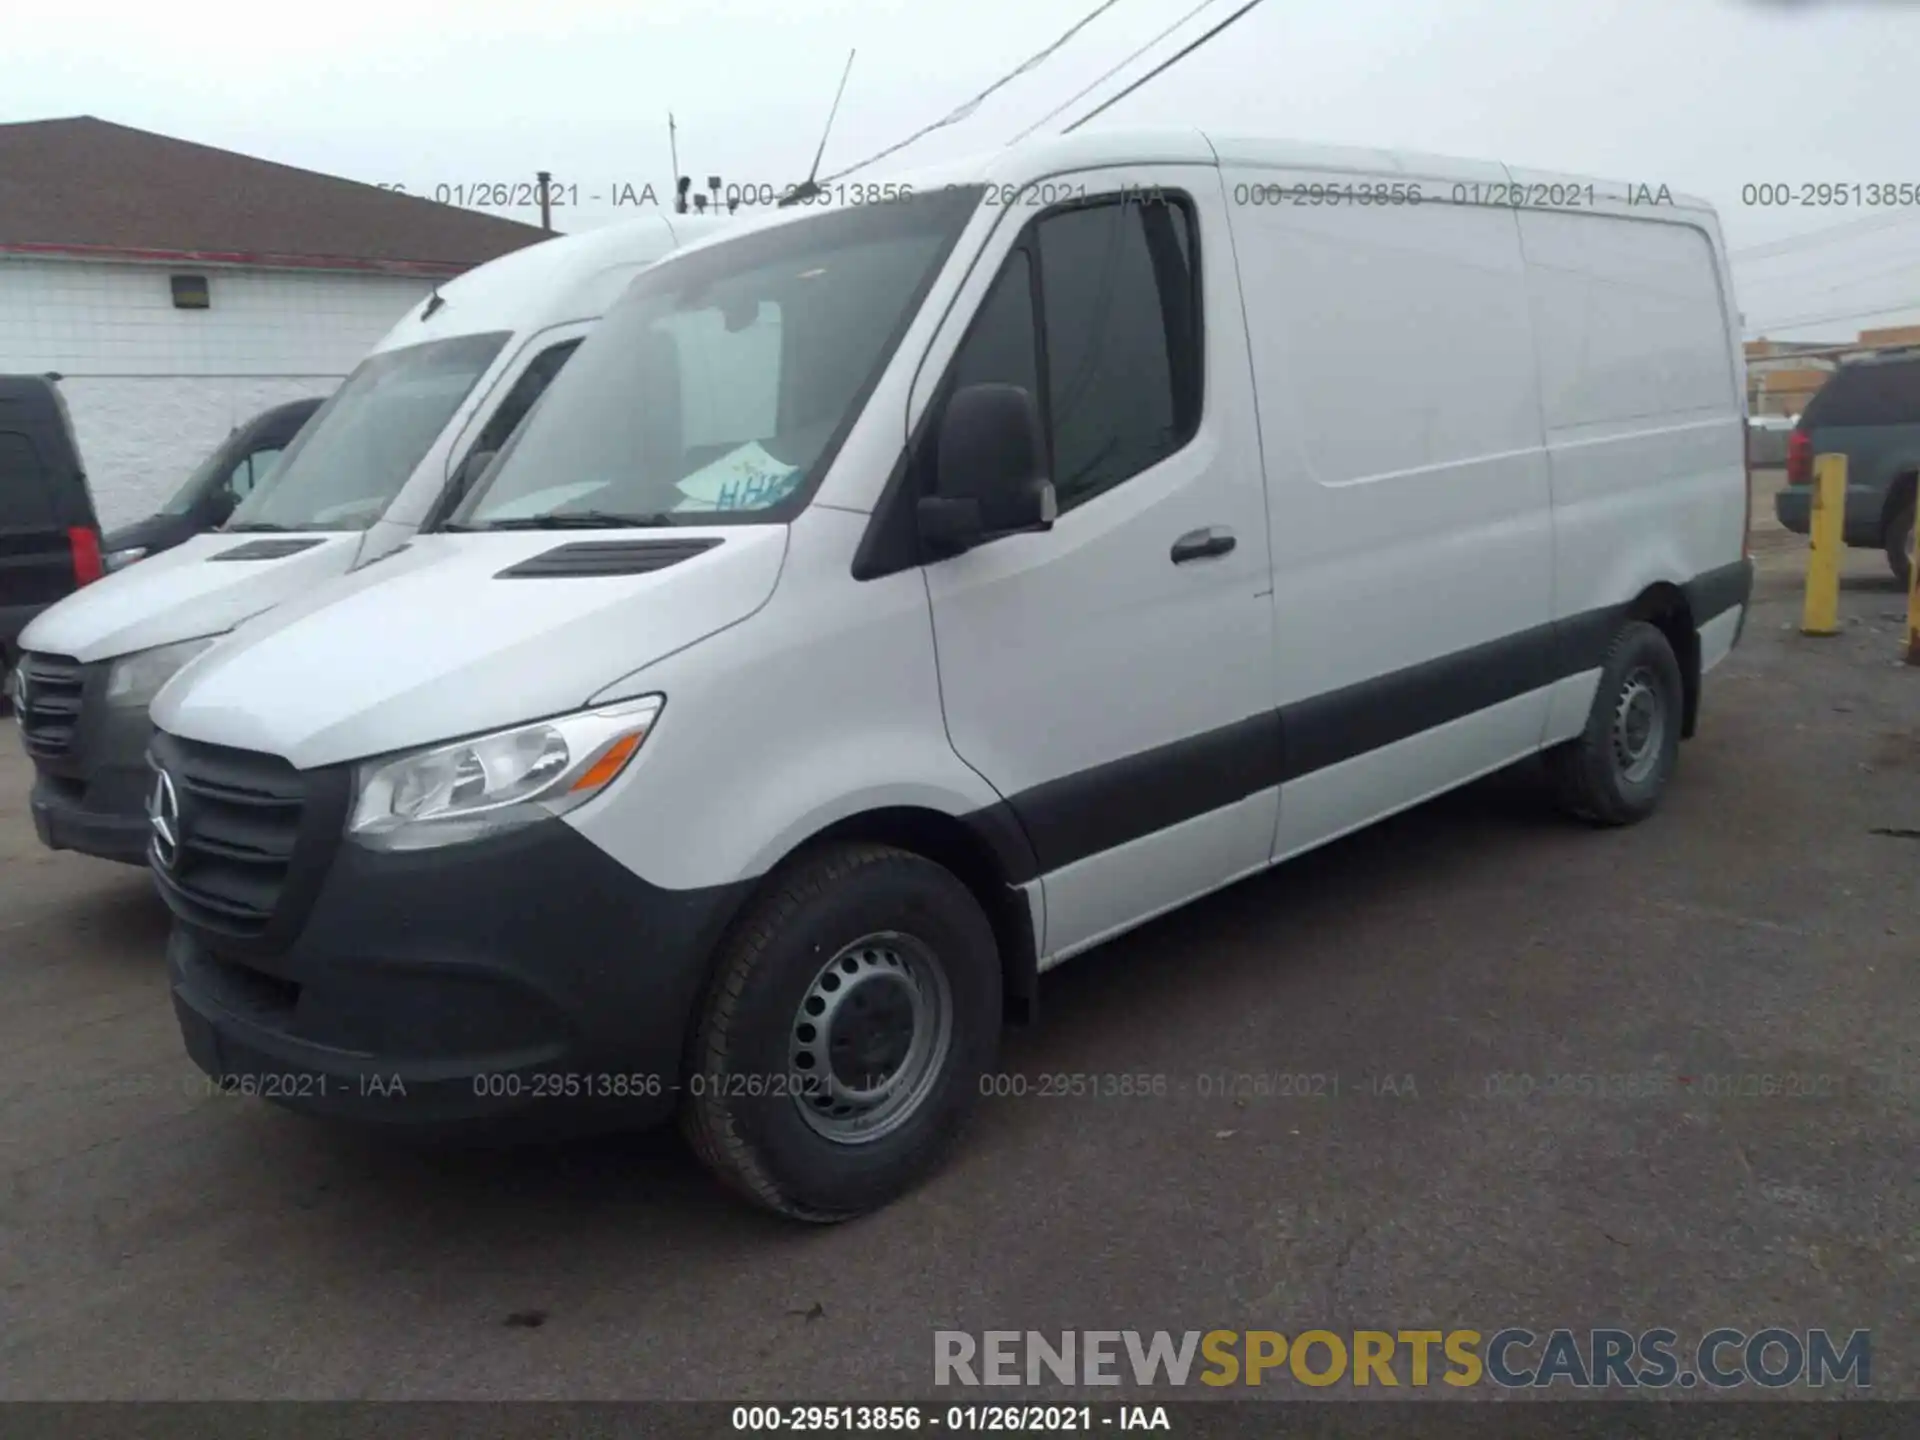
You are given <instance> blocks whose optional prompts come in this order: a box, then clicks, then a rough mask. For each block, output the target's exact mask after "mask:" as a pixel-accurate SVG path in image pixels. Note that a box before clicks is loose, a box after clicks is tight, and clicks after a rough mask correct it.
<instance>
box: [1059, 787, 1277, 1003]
mask: <svg viewBox="0 0 1920 1440" xmlns="http://www.w3.org/2000/svg"><path fill="white" fill-rule="evenodd" d="M1278 801H1279V791H1278V790H1263V791H1261V792H1260V793H1259V794H1257V795H1249V796H1248V797H1247V798H1246V799H1245V800H1242V801H1240V802H1239V803H1238V804H1236V805H1228V806H1225V807H1224V808H1222V809H1219V810H1213V811H1209V812H1208V813H1207V814H1205V815H1200V816H1197V817H1195V818H1194V819H1192V820H1188V821H1186V822H1185V823H1184V824H1180V825H1173V826H1169V827H1168V828H1167V829H1165V830H1160V831H1156V832H1155V833H1154V834H1152V835H1146V836H1143V837H1142V838H1140V839H1138V840H1135V841H1132V842H1131V843H1129V844H1126V845H1120V846H1116V847H1115V848H1113V849H1111V850H1105V851H1102V852H1101V853H1100V854H1098V855H1093V856H1089V857H1088V858H1087V859H1085V860H1081V861H1079V862H1077V863H1075V864H1072V865H1066V866H1063V867H1061V868H1060V869H1058V870H1055V871H1052V872H1051V873H1050V874H1048V876H1047V880H1046V889H1047V931H1046V933H1047V937H1048V942H1049V950H1048V953H1047V954H1046V955H1044V956H1043V957H1042V958H1041V961H1040V964H1041V967H1042V968H1043V969H1044V968H1045V967H1047V966H1049V965H1057V964H1059V963H1060V962H1061V961H1062V960H1065V959H1068V958H1069V957H1071V956H1073V955H1077V954H1079V953H1080V952H1081V951H1083V950H1088V949H1091V948H1092V947H1093V946H1095V945H1098V944H1100V943H1101V942H1102V941H1105V940H1111V939H1112V938H1113V937H1114V936H1115V935H1118V934H1120V933H1122V932H1123V931H1126V930H1130V929H1132V928H1133V927H1134V926H1136V925H1140V924H1143V923H1145V922H1146V921H1148V920H1151V919H1153V918H1154V916H1156V915H1164V914H1166V913H1167V912H1168V911H1169V910H1176V909H1178V908H1179V907H1180V906H1182V905H1184V904H1186V903H1187V902H1188V901H1189V900H1194V899H1197V898H1198V897H1200V896H1202V895H1205V894H1207V893H1208V892H1209V891H1213V890H1218V889H1219V888H1220V887H1221V886H1222V885H1229V884H1232V883H1233V882H1234V881H1235V880H1238V879H1240V878H1241V877H1242V876H1243V875H1250V874H1253V873H1255V872H1256V871H1260V870H1264V869H1266V868H1267V862H1266V860H1265V858H1264V853H1265V851H1266V849H1267V846H1268V843H1269V842H1270V841H1271V840H1272V838H1273V817H1274V811H1275V806H1276V804H1277V803H1278ZM1249 856H1259V857H1262V858H1260V859H1258V860H1256V861H1255V863H1252V864H1249V863H1248V857H1249ZM1055 937H1066V938H1065V939H1064V940H1062V942H1061V943H1060V944H1059V945H1058V946H1055V945H1053V943H1052V942H1053V940H1054V938H1055Z"/></svg>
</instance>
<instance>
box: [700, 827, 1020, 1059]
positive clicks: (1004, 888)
mask: <svg viewBox="0 0 1920 1440" xmlns="http://www.w3.org/2000/svg"><path fill="white" fill-rule="evenodd" d="M1003 812H1004V807H1003V806H993V807H989V808H988V809H986V810H982V811H976V812H974V813H972V814H969V815H965V816H961V815H954V814H951V813H949V812H947V811H945V810H939V809H935V808H933V807H932V806H928V805H916V804H887V805H875V806H870V807H868V808H866V809H861V810H857V811H855V812H853V813H851V814H848V815H843V816H841V817H839V818H838V819H835V820H832V821H830V822H828V823H825V824H822V825H820V826H818V827H817V828H815V829H813V830H812V831H810V832H809V833H807V834H806V835H804V836H803V837H801V838H800V839H798V840H796V841H794V842H792V843H790V844H789V845H787V846H786V847H785V849H784V852H783V853H782V854H781V855H780V856H779V857H778V858H777V859H775V860H774V862H773V863H772V864H771V865H769V866H768V867H767V868H766V869H765V870H764V871H762V873H761V875H760V877H759V879H758V880H757V881H756V882H755V883H754V884H753V886H752V887H750V888H749V889H748V890H747V891H746V893H745V894H743V895H742V896H741V898H740V900H739V902H738V904H737V906H736V907H735V909H734V911H733V914H734V916H735V917H737V916H738V915H740V914H743V913H745V912H746V911H747V910H748V909H749V908H750V906H751V904H752V900H753V896H754V894H756V893H757V892H758V890H759V888H760V887H761V886H762V885H765V884H766V883H767V880H768V877H770V876H772V875H775V874H777V873H779V872H780V871H781V870H783V869H784V868H786V866H787V865H789V864H790V863H792V861H793V860H794V859H796V858H797V857H799V856H801V855H804V854H806V853H808V852H810V851H813V850H817V849H819V848H820V847H822V846H825V845H832V844H840V843H847V842H854V841H864V842H866V843H869V844H875V845H891V846H894V847H895V848H896V849H900V850H905V851H908V852H909V853H911V854H915V855H919V856H921V857H922V858H924V859H927V860H931V861H932V862H933V863H934V864H936V865H939V866H941V867H942V868H944V869H946V870H947V871H949V872H950V873H952V874H953V875H954V876H955V877H956V878H957V879H959V881H960V883H961V884H963V885H965V886H966V887H967V889H968V890H969V891H970V892H972V894H973V897H974V899H975V900H977V901H978V902H979V904H980V908H981V909H982V910H983V911H984V912H985V913H986V916H987V920H988V923H989V924H991V925H992V927H993V936H994V941H995V943H996V947H997V948H998V950H999V952H1000V980H1001V991H1002V994H1003V995H1004V996H1005V998H1006V1017H1007V1019H1009V1020H1011V1021H1015V1022H1018V1023H1030V1022H1031V1021H1032V1020H1033V1019H1034V1018H1035V1016H1036V1014H1037V1004H1038V991H1039V976H1040V963H1039V954H1040V936H1039V934H1038V933H1037V925H1038V918H1037V917H1036V916H1035V914H1034V912H1033V905H1032V902H1031V901H1030V899H1029V897H1028V892H1027V889H1026V885H1027V882H1029V881H1031V880H1033V879H1034V877H1035V875H1036V873H1037V872H1036V866H1035V860H1034V856H1033V851H1032V847H1031V846H1030V845H1029V844H1028V842H1027V837H1026V832H1025V831H1024V830H1022V829H1021V828H1020V826H1019V823H1018V822H1017V821H1015V820H1014V819H1013V818H1012V817H1011V815H1010V814H1007V813H1003ZM724 948H725V941H724V937H723V938H722V940H721V942H720V943H718V944H716V945H715V946H714V947H713V955H712V957H710V959H709V962H708V963H709V968H711V965H712V963H713V962H714V961H715V960H717V959H718V956H719V954H720V952H721V951H722V950H723V949H724Z"/></svg>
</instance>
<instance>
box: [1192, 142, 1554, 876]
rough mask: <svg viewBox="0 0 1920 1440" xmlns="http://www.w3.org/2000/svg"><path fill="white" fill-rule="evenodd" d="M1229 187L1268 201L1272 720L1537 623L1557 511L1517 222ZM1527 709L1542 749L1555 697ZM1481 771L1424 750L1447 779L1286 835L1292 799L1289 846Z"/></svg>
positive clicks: (1448, 750)
mask: <svg viewBox="0 0 1920 1440" xmlns="http://www.w3.org/2000/svg"><path fill="white" fill-rule="evenodd" d="M1224 179H1225V181H1226V183H1227V185H1228V186H1229V188H1230V191H1231V193H1234V194H1236V195H1239V194H1246V195H1249V196H1251V195H1252V194H1254V193H1261V194H1264V195H1266V196H1267V197H1269V203H1263V204H1258V205H1255V204H1240V205H1235V206H1234V207H1233V209H1232V211H1231V214H1232V220H1233V229H1234V240H1235V247H1236V250H1237V253H1238V258H1239V264H1240V274H1241V281H1242V286H1243V289H1244V291H1245V296H1246V308H1247V316H1248V324H1249V330H1250V332H1251V334H1252V356H1253V368H1254V377H1255V381H1256V384H1257V387H1258V392H1259V404H1260V430H1261V439H1262V442H1263V445H1264V447H1265V452H1266V471H1267V483H1268V487H1269V490H1270V492H1271V495H1272V507H1271V508H1272V517H1273V519H1272V535H1273V564H1274V609H1275V614H1276V641H1275V657H1276V665H1275V673H1276V676H1277V684H1276V694H1275V701H1276V703H1278V704H1280V705H1287V704H1290V703H1292V702H1295V701H1300V700H1305V699H1310V698H1312V697H1315V696H1319V695H1324V694H1326V693H1328V692H1331V691H1337V690H1340V689H1342V688H1344V687H1346V686H1349V685H1353V684H1355V683H1357V682H1360V681H1364V680H1369V679H1373V678H1375V677H1378V676H1384V675H1389V674H1392V673H1394V672H1396V671H1400V670H1403V669H1406V668H1407V667H1410V666H1414V665H1419V664H1422V663H1424V662H1432V661H1442V660H1444V659H1446V658H1447V657H1450V656H1454V655H1457V654H1458V653H1459V652H1462V651H1465V650H1468V649H1469V648H1471V647H1473V646H1477V645H1483V644H1486V643H1487V642H1490V641H1497V640H1501V639H1503V638H1505V637H1508V636H1512V635H1515V634H1518V633H1519V632H1522V631H1525V630H1528V629H1530V628H1532V627H1535V626H1538V625H1541V624H1542V623H1544V622H1545V621H1546V619H1547V618H1548V613H1549V611H1548V607H1549V604H1550V602H1551V594H1552V544H1551V518H1550V514H1549V491H1548V483H1547V466H1546V457H1545V453H1544V448H1543V445H1542V434H1541V428H1540V401H1539V393H1538V386H1537V382H1536V376H1535V369H1534V354H1533V338H1532V330H1531V325H1530V323H1529V318H1528V313H1527V295H1526V283H1525V272H1524V267H1523V265H1522V261H1521V255H1520V244H1519V235H1518V229H1517V227H1516V225H1515V222H1514V218H1513V215H1512V213H1511V212H1510V211H1508V210H1506V209H1503V208H1495V207H1490V206H1475V205H1453V204H1446V203H1431V202H1429V203H1426V204H1420V205H1409V204H1398V205H1396V204H1374V205H1364V204H1358V203H1340V204H1320V205H1302V204H1297V203H1293V202H1292V201H1291V200H1290V199H1289V198H1288V197H1292V196H1297V195H1299V194H1300V193H1302V188H1303V187H1309V186H1326V185H1334V186H1345V185H1348V184H1353V185H1365V184H1371V183H1376V182H1378V181H1379V179H1380V177H1379V176H1378V175H1342V174H1329V173H1326V172H1321V171H1302V170H1288V169H1280V168H1267V167H1260V166H1256V165H1253V164H1243V165H1239V166H1235V167H1231V168H1230V169H1229V170H1228V172H1227V173H1226V174H1225V176H1224ZM1307 193H1312V192H1311V191H1308V192H1307ZM1276 198H1277V199H1278V200H1279V202H1280V203H1272V202H1273V200H1275V199H1276ZM1515 703H1516V704H1517V706H1518V708H1519V709H1520V710H1521V711H1522V712H1530V713H1531V716H1532V721H1533V734H1534V736H1535V737H1536V738H1537V736H1538V734H1539V729H1540V725H1541V723H1542V722H1543V721H1544V720H1545V718H1546V695H1545V692H1544V691H1541V692H1538V693H1537V694H1535V695H1533V696H1532V697H1531V698H1529V699H1526V700H1522V701H1519V702H1515ZM1508 723H1509V721H1508V719H1507V718H1504V717H1502V718H1495V717H1492V716H1489V717H1488V718H1487V719H1485V720H1484V721H1467V722H1464V728H1465V729H1466V730H1468V731H1471V730H1472V729H1473V728H1474V727H1475V725H1478V724H1484V725H1485V726H1486V727H1487V728H1488V737H1487V738H1488V743H1489V744H1490V745H1491V746H1492V748H1493V749H1496V750H1497V749H1499V748H1500V747H1501V745H1503V744H1504V740H1505V736H1506V734H1507V729H1506V727H1507V724H1508ZM1522 728H1523V729H1524V728H1525V727H1524V726H1523V727H1522ZM1477 753H1478V752H1477V751H1476V750H1475V749H1474V747H1473V746H1472V745H1470V744H1469V745H1466V746H1464V748H1461V747H1449V746H1441V747H1435V748H1431V749H1419V748H1416V749H1415V750H1413V751H1409V752H1408V754H1410V755H1413V756H1415V757H1422V758H1425V759H1427V760H1430V761H1431V762H1432V763H1434V764H1436V765H1439V766H1441V767H1443V768H1441V769H1439V770H1436V771H1435V772H1434V773H1432V774H1425V773H1421V772H1419V771H1418V770H1417V769H1413V770H1409V769H1407V768H1405V767H1404V765H1402V764H1399V763H1396V764H1395V765H1391V766H1388V767H1386V768H1382V769H1379V770H1377V771H1372V772H1364V773H1367V774H1370V775H1371V777H1372V778H1371V780H1370V781H1369V782H1368V786H1367V788H1366V790H1365V793H1364V794H1363V795H1359V796H1356V797H1355V798H1354V800H1353V804H1352V808H1351V809H1349V807H1347V806H1345V805H1334V806H1333V807H1332V808H1331V809H1328V810H1325V811H1324V813H1323V812H1322V811H1321V810H1310V811H1308V812H1307V813H1306V814H1303V815H1301V816H1298V817H1295V816H1292V815H1289V814H1287V813H1286V811H1287V809H1288V807H1290V806H1292V805H1293V804H1294V800H1293V798H1292V797H1293V793H1294V787H1292V786H1288V787H1287V789H1286V791H1285V792H1284V793H1283V795H1282V799H1281V808H1282V816H1281V820H1280V827H1279V830H1280V836H1281V838H1282V839H1287V837H1292V838H1291V839H1289V840H1288V843H1289V844H1298V843H1304V842H1305V840H1306V839H1308V838H1310V837H1311V836H1312V835H1313V833H1314V830H1315V827H1317V826H1322V825H1330V824H1336V823H1337V824H1342V825H1344V824H1346V823H1348V822H1349V819H1350V816H1351V817H1363V816H1364V814H1365V813H1366V811H1367V807H1369V806H1371V807H1373V808H1374V809H1375V810H1376V811H1382V810H1387V809H1391V808H1395V807H1397V806H1399V805H1401V804H1404V803H1407V802H1408V801H1409V800H1410V799H1411V798H1412V797H1413V796H1415V795H1417V794H1423V793H1427V792H1429V791H1431V790H1432V789H1433V788H1435V787H1437V786H1440V785H1444V784H1447V783H1451V782H1452V781H1454V780H1456V779H1458V778H1460V776H1461V774H1464V773H1466V772H1465V771H1459V772H1456V771H1451V770H1449V769H1446V768H1444V767H1447V766H1450V765H1452V764H1455V763H1456V762H1457V763H1461V764H1469V763H1477V762H1476V756H1477ZM1329 783H1330V782H1328V781H1326V780H1324V779H1321V780H1316V781H1315V783H1314V788H1313V789H1312V790H1310V791H1309V792H1307V793H1308V794H1310V795H1319V794H1323V793H1325V787H1326V785H1327V784H1329ZM1396 785H1398V786H1400V787H1402V790H1401V791H1396V790H1395V789H1394V788H1393V787H1394V786H1396Z"/></svg>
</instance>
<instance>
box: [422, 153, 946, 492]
mask: <svg viewBox="0 0 1920 1440" xmlns="http://www.w3.org/2000/svg"><path fill="white" fill-rule="evenodd" d="M979 196H980V192H979V191H978V190H975V189H971V188H959V187H956V188H955V189H952V190H945V191H937V192H933V193H931V194H927V195H921V196H915V197H913V198H911V199H908V200H901V201H895V202H889V203H884V204H876V205H869V206H863V207H860V208H858V209H853V210H845V211H835V212H831V213H827V214H820V215H811V216H808V217H806V218H804V219H799V220H795V221H791V222H789V223H786V224H782V225H775V226H771V227H769V228H767V229H766V230H763V231H759V232H757V233H750V234H746V235H742V236H740V237H738V238H737V239H728V240H723V241H721V242H720V243H718V244H716V245H714V246H712V247H710V248H703V249H701V250H699V251H696V252H695V253H693V254H689V255H686V256H684V257H680V258H670V259H668V260H666V261H665V262H663V263H662V264H660V265H659V266H658V267H656V268H655V269H653V270H650V271H647V272H646V273H644V274H642V275H641V276H640V277H639V279H637V280H635V281H634V283H633V286H632V288H631V289H629V290H628V292H627V294H626V295H625V296H624V297H623V298H622V299H621V301H620V303H619V304H618V305H616V306H615V307H614V308H613V309H612V310H611V311H609V312H608V314H607V318H606V319H605V320H604V321H602V322H601V325H600V328H599V329H598V330H596V331H595V332H594V334H593V335H592V336H591V337H590V338H589V339H588V340H587V342H586V343H585V344H584V345H582V346H581V348H580V353H579V355H578V356H577V357H575V359H574V360H573V361H572V363H570V364H569V365H568V366H567V368H566V369H565V370H564V371H562V372H561V374H560V376H559V378H558V379H557V380H555V381H554V384H553V388H552V389H551V390H550V391H549V392H548V393H547V395H546V396H545V397H544V398H543V399H542V401H541V403H540V404H539V405H538V406H537V407H536V408H535V409H534V411H533V413H532V414H531V415H529V416H528V417H527V422H526V425H525V426H524V427H523V428H522V430H521V432H520V434H519V435H518V436H517V437H516V438H515V439H514V440H513V441H512V442H511V443H510V444H509V445H508V447H507V449H506V451H505V452H504V453H503V454H502V456H501V458H500V460H499V461H498V462H497V463H496V464H495V466H494V467H493V470H492V473H491V475H490V476H489V477H488V478H487V480H486V481H484V482H483V485H482V487H481V488H480V489H478V490H476V491H475V492H474V494H473V495H471V496H470V497H468V499H467V500H466V502H465V503H464V504H462V505H461V507H460V509H459V510H458V511H456V512H455V514H454V516H453V519H452V522H451V525H450V527H449V528H453V529H489V528H495V527H520V526H545V525H555V526H559V525H567V524H584V525H592V524H606V525H623V524H624V525H674V524H699V525H712V524H717V523H727V522H740V521H755V520H758V521H767V520H782V519H786V518H789V517H790V516H791V515H792V514H793V512H794V511H795V510H796V509H797V508H798V507H799V506H800V505H802V504H804V503H805V498H806V496H807V494H808V493H809V492H810V490H811V486H812V482H813V481H814V480H816V479H817V478H818V475H819V473H820V470H821V469H822V467H824V466H825V465H826V464H828V463H830V462H831V460H832V458H833V453H834V451H835V449H836V448H837V446H838V444H839V442H840V440H841V438H842V437H844V435H845V434H846V431H847V429H848V427H850V426H851V425H852V423H853V420H854V418H855V417H856V416H857V415H858V414H859V410H860V407H861V405H863V404H864V403H865V400H866V397H867V394H868V392H869V391H870V390H871V389H872V387H873V385H874V383H875V381H876V380H877V378H878V376H879V374H880V372H881V370H882V369H883V368H884V367H885V366H886V363H887V361H888V360H889V359H890V358H891V356H892V354H893V351H894V348H895V347H896V346H897V345H898V343H899V340H900V336H901V335H902V334H903V333H904V331H905V329H906V326H907V324H908V323H909V322H910V321H911V320H912V318H913V315H914V312H915V311H916V310H917V309H918V307H919V305H920V302H921V299H922V298H923V297H924V296H925V294H926V292H927V288H928V287H929V286H930V285H931V284H932V282H933V278H934V276H935V275H937V274H938V273H939V270H940V267H941V265H942V264H943V263H944V262H945V260H946V258H947V255H948V253H949V251H951V249H952V248H953V244H954V242H955V241H956V240H957V239H958V238H959V235H960V231H961V230H962V229H963V228H964V227H965V225H966V222H967V219H968V217H969V216H970V215H971V214H972V213H973V210H974V207H975V205H977V203H978V201H979Z"/></svg>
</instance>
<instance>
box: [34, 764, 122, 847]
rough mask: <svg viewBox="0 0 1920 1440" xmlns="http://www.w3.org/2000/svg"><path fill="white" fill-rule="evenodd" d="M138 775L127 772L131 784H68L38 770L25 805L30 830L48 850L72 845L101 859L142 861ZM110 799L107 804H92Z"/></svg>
mask: <svg viewBox="0 0 1920 1440" xmlns="http://www.w3.org/2000/svg"><path fill="white" fill-rule="evenodd" d="M143 778H144V776H143V775H135V776H133V777H131V779H132V781H133V783H132V784H131V785H122V784H120V783H118V782H117V780H116V783H114V784H112V785H93V786H89V785H86V784H84V783H83V784H81V785H79V786H78V787H75V788H67V787H65V786H62V785H60V784H59V783H58V782H53V781H50V780H49V779H48V778H47V777H45V776H41V777H39V778H37V779H35V781H34V784H33V792H32V794H31V795H29V796H28V799H27V803H28V806H29V807H30V808H31V809H32V811H33V829H34V833H35V834H36V835H38V836H39V837H40V843H41V844H42V845H45V846H46V847H47V848H48V849H49V850H77V851H79V852H80V853H81V854H83V855H94V856H97V857H99V858H100V859H102V860H118V861H119V862H120V863H121V864H123V865H141V864H144V863H145V862H146V855H147V836H148V834H149V833H150V832H149V830H148V827H147V816H146V797H145V795H144V793H143V791H142V790H141V788H140V784H139V782H140V780H141V779H143ZM103 800H104V801H111V802H114V808H113V809H110V810H96V809H93V808H91V807H92V806H93V805H96V804H100V803H102V802H103Z"/></svg>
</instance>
